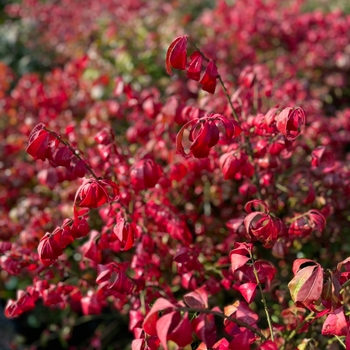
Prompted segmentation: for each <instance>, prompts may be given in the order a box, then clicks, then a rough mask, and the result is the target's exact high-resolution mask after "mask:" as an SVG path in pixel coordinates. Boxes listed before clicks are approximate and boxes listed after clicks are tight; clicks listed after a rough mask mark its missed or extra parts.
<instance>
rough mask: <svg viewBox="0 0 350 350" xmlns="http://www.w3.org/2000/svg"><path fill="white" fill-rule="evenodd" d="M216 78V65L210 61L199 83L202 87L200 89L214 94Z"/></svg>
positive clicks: (217, 74)
mask: <svg viewBox="0 0 350 350" xmlns="http://www.w3.org/2000/svg"><path fill="white" fill-rule="evenodd" d="M218 76H219V73H218V69H217V67H216V64H215V63H214V62H213V61H212V60H210V61H209V63H208V65H207V68H206V70H205V72H204V74H203V76H202V78H201V80H200V81H199V82H200V84H201V85H202V89H203V90H204V91H207V92H209V93H211V94H213V93H214V92H215V87H216V79H217V77H218Z"/></svg>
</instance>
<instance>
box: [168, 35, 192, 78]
mask: <svg viewBox="0 0 350 350" xmlns="http://www.w3.org/2000/svg"><path fill="white" fill-rule="evenodd" d="M186 61H187V36H186V35H183V36H179V37H177V38H176V39H175V40H174V41H173V42H172V43H171V44H170V46H169V48H168V50H167V52H166V58H165V67H166V71H167V73H168V74H169V75H173V72H172V70H171V68H175V69H185V68H186Z"/></svg>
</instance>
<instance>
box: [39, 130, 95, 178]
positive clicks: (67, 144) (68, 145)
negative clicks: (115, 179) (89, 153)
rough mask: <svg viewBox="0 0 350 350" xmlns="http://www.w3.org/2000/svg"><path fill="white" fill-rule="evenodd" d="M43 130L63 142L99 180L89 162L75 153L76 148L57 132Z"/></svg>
mask: <svg viewBox="0 0 350 350" xmlns="http://www.w3.org/2000/svg"><path fill="white" fill-rule="evenodd" d="M44 130H46V131H47V132H48V133H50V134H51V135H52V136H53V137H54V138H56V139H57V140H58V141H60V142H61V143H63V144H64V145H65V146H67V147H68V148H69V149H70V151H71V152H72V153H73V154H74V155H75V156H76V157H77V158H78V159H79V160H81V161H83V162H84V163H85V166H86V169H87V170H88V171H89V173H90V174H91V175H92V176H93V177H94V178H95V179H96V180H99V178H98V177H97V176H96V174H95V173H94V171H93V170H92V168H91V167H90V165H89V164H87V162H86V161H85V160H84V159H83V158H81V157H80V155H79V154H78V153H77V150H75V149H74V148H73V147H72V146H71V144H70V143H69V142H68V141H65V140H63V139H62V137H61V136H60V135H58V134H56V133H55V132H52V131H51V130H49V129H47V128H44Z"/></svg>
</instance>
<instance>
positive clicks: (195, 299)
mask: <svg viewBox="0 0 350 350" xmlns="http://www.w3.org/2000/svg"><path fill="white" fill-rule="evenodd" d="M183 299H184V301H185V303H186V304H187V305H188V306H189V307H192V308H200V309H206V308H207V307H208V294H207V292H206V290H205V288H203V287H202V288H199V289H196V290H195V291H193V292H190V293H187V294H185V295H184V297H183Z"/></svg>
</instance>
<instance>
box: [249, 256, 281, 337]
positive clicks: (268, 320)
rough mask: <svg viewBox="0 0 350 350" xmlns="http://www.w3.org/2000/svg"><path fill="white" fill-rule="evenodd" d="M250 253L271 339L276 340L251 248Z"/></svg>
mask: <svg viewBox="0 0 350 350" xmlns="http://www.w3.org/2000/svg"><path fill="white" fill-rule="evenodd" d="M249 255H250V259H251V261H252V265H253V272H254V276H255V279H256V283H257V285H258V287H259V290H260V294H261V301H262V303H263V305H264V310H265V314H266V319H267V323H268V325H269V329H270V335H271V340H272V341H275V337H274V335H273V328H272V322H271V317H270V314H269V310H268V308H267V303H266V299H265V295H264V292H263V289H262V285H261V282H260V280H259V275H258V271H257V270H256V267H255V260H254V257H253V253H252V252H251V250H249Z"/></svg>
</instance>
